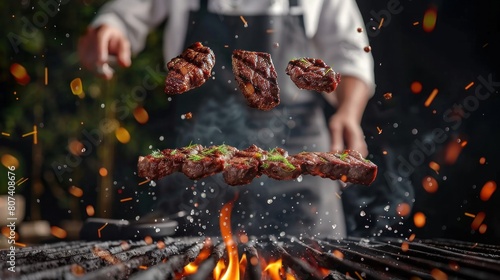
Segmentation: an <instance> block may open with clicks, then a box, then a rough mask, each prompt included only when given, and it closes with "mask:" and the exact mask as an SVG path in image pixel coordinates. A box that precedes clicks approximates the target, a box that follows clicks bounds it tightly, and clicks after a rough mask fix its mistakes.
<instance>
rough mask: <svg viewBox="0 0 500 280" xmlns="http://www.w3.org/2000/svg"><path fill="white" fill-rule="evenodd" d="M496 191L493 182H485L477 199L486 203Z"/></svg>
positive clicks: (495, 185) (495, 184)
mask: <svg viewBox="0 0 500 280" xmlns="http://www.w3.org/2000/svg"><path fill="white" fill-rule="evenodd" d="M496 189H497V183H495V181H488V182H486V183H485V184H484V186H483V188H482V189H481V193H479V198H481V200H482V201H488V200H489V199H490V198H491V196H492V195H493V193H494V192H495V191H496Z"/></svg>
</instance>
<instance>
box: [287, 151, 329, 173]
mask: <svg viewBox="0 0 500 280" xmlns="http://www.w3.org/2000/svg"><path fill="white" fill-rule="evenodd" d="M318 154H320V153H309V152H302V153H298V154H296V155H294V156H292V157H293V158H294V159H295V160H296V161H297V162H300V166H301V169H302V174H304V175H305V174H309V175H313V176H321V177H325V176H322V174H323V172H322V170H324V169H325V165H326V164H328V161H327V160H326V159H324V158H323V157H321V156H319V155H318Z"/></svg>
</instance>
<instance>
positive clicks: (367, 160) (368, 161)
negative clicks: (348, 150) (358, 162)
mask: <svg viewBox="0 0 500 280" xmlns="http://www.w3.org/2000/svg"><path fill="white" fill-rule="evenodd" d="M363 161H364V162H366V163H370V162H371V161H370V160H369V159H366V158H365V159H363Z"/></svg>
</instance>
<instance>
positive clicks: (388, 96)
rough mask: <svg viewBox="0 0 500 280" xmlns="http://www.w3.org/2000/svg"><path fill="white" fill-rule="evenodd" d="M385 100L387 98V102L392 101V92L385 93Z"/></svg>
mask: <svg viewBox="0 0 500 280" xmlns="http://www.w3.org/2000/svg"><path fill="white" fill-rule="evenodd" d="M384 98H385V100H389V99H391V98H392V92H386V93H384Z"/></svg>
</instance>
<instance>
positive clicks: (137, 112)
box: [134, 106, 149, 124]
mask: <svg viewBox="0 0 500 280" xmlns="http://www.w3.org/2000/svg"><path fill="white" fill-rule="evenodd" d="M134 118H135V120H136V121H137V122H138V123H140V124H145V123H147V122H148V120H149V114H148V111H146V109H144V107H142V106H137V107H135V109H134Z"/></svg>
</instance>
